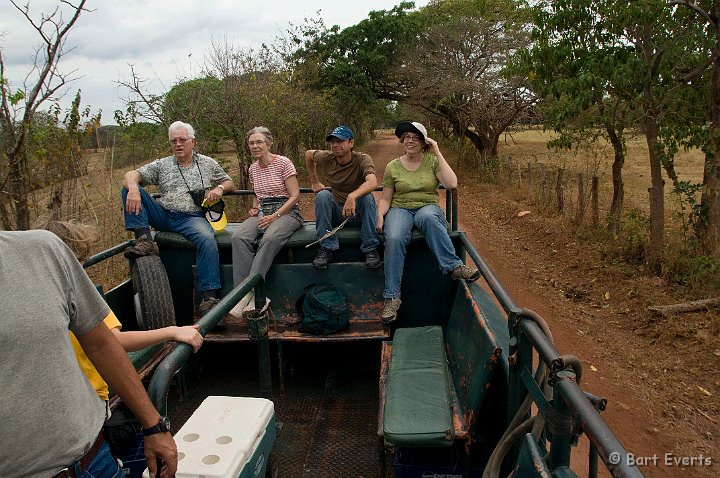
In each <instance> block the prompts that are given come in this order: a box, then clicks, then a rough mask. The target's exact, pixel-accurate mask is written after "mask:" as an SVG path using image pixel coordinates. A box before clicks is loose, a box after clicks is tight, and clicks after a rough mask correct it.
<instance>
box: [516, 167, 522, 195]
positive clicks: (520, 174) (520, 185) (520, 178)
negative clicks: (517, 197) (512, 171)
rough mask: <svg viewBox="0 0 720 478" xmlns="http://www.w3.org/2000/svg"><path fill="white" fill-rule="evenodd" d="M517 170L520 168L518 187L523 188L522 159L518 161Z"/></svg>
mask: <svg viewBox="0 0 720 478" xmlns="http://www.w3.org/2000/svg"><path fill="white" fill-rule="evenodd" d="M517 170H518V189H522V165H521V164H520V161H518V162H517Z"/></svg>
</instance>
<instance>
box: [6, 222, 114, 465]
mask: <svg viewBox="0 0 720 478" xmlns="http://www.w3.org/2000/svg"><path fill="white" fill-rule="evenodd" d="M0 290H1V291H2V300H1V301H0V318H1V319H0V320H2V327H0V350H1V351H2V355H1V356H0V357H1V359H2V366H0V443H2V446H0V476H2V477H5V476H8V477H10V476H12V477H18V476H53V475H55V474H57V473H58V472H59V471H60V470H61V469H62V468H64V467H65V466H67V465H69V464H71V463H72V462H73V461H74V460H76V459H78V458H79V457H80V456H82V455H83V453H84V452H85V451H86V450H87V449H88V448H89V447H90V446H91V445H92V443H93V441H94V440H95V437H97V435H98V433H99V432H100V429H101V428H102V424H103V421H104V419H105V405H104V402H103V401H102V400H101V399H100V398H99V397H98V395H97V393H96V392H95V390H94V389H93V387H92V386H91V385H90V383H89V382H88V380H87V379H86V378H85V374H83V372H82V371H81V370H80V366H79V365H78V362H77V359H76V358H75V354H74V352H73V348H72V346H71V345H70V339H69V335H68V331H69V330H71V331H72V332H73V333H75V335H84V334H86V333H87V332H89V331H91V330H92V329H93V328H94V327H95V326H97V325H98V324H100V323H102V321H103V319H104V318H105V317H106V316H107V315H108V313H109V311H110V309H109V307H108V306H107V304H106V303H105V301H104V300H103V298H102V297H101V296H100V294H99V293H98V292H97V290H96V289H95V286H94V285H93V284H92V282H91V281H90V279H89V278H88V277H87V275H86V274H85V271H84V270H83V269H82V267H81V266H80V263H79V262H78V260H77V259H76V258H75V256H74V255H73V254H72V252H70V249H68V247H67V246H66V245H65V244H64V243H63V242H62V241H61V240H60V239H59V238H58V237H57V236H55V235H54V234H52V233H50V232H47V231H23V232H5V231H0Z"/></svg>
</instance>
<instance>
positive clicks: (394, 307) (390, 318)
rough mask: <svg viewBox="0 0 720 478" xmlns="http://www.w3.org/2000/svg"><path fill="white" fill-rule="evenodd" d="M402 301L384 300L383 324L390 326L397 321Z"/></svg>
mask: <svg viewBox="0 0 720 478" xmlns="http://www.w3.org/2000/svg"><path fill="white" fill-rule="evenodd" d="M400 304H402V301H401V300H400V299H399V298H398V299H385V302H384V303H383V309H382V321H383V324H386V325H387V324H390V323H392V322H395V321H396V320H397V313H398V309H399V308H400Z"/></svg>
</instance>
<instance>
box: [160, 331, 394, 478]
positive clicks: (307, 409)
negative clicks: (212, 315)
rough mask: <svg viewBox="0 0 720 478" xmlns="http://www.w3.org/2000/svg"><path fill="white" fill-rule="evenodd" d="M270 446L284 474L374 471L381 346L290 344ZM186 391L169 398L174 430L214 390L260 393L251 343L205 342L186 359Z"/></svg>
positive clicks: (332, 476) (331, 477) (301, 477)
mask: <svg viewBox="0 0 720 478" xmlns="http://www.w3.org/2000/svg"><path fill="white" fill-rule="evenodd" d="M272 352H273V355H274V357H273V359H274V360H273V394H272V395H271V396H268V397H267V398H270V399H271V400H273V402H274V403H275V413H276V418H277V420H278V422H279V423H281V424H282V428H281V432H280V435H279V436H278V437H277V440H276V442H275V446H274V448H273V453H272V454H273V456H274V459H275V460H276V461H277V463H278V465H279V476H280V477H285V478H311V477H312V478H337V477H348V478H361V477H362V478H366V477H371V476H377V472H378V454H377V434H376V433H377V407H378V388H377V386H378V374H379V362H380V344H379V342H378V343H352V344H337V343H335V344H330V343H328V344H285V349H284V355H285V359H286V362H287V365H286V371H285V393H284V394H280V390H279V385H278V382H277V374H278V368H277V367H278V365H277V357H276V354H275V353H274V352H275V349H274V348H273V349H272ZM185 382H186V392H185V394H184V396H183V397H182V399H179V397H178V394H177V388H174V389H171V390H170V394H169V397H168V406H169V409H170V410H171V411H170V419H171V422H172V424H173V429H175V430H178V429H179V428H180V426H182V424H183V423H185V421H186V420H187V419H188V418H189V417H190V415H191V414H192V412H193V411H194V410H195V408H196V407H197V406H199V404H200V403H201V402H202V400H203V399H204V398H205V397H206V396H209V395H230V396H257V397H259V396H263V394H261V393H260V386H259V380H258V369H257V355H256V351H255V347H254V344H249V343H246V344H206V345H205V346H204V347H203V348H202V349H201V350H200V352H199V353H198V354H197V356H196V357H194V360H193V361H192V362H191V363H190V364H189V367H188V369H187V372H186V374H185Z"/></svg>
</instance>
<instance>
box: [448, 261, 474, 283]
mask: <svg viewBox="0 0 720 478" xmlns="http://www.w3.org/2000/svg"><path fill="white" fill-rule="evenodd" d="M452 278H453V279H455V280H460V279H465V281H466V282H475V281H476V280H478V279H479V278H480V271H478V270H477V269H473V268H472V267H468V266H466V265H465V264H463V265H461V266H457V267H456V268H455V269H453V271H452Z"/></svg>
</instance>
